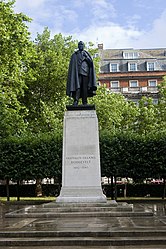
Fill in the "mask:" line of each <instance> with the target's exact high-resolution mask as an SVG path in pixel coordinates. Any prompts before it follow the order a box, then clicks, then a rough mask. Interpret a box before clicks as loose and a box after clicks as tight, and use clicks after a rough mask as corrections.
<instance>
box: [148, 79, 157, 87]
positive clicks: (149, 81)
mask: <svg viewBox="0 0 166 249" xmlns="http://www.w3.org/2000/svg"><path fill="white" fill-rule="evenodd" d="M151 82H155V85H151V84H150V83H151ZM148 86H149V87H156V86H157V80H148Z"/></svg>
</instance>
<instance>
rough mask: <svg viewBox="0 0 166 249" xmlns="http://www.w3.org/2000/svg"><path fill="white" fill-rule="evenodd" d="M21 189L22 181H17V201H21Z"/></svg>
mask: <svg viewBox="0 0 166 249" xmlns="http://www.w3.org/2000/svg"><path fill="white" fill-rule="evenodd" d="M19 188H20V181H19V180H17V201H20V193H19Z"/></svg>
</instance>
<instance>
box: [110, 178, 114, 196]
mask: <svg viewBox="0 0 166 249" xmlns="http://www.w3.org/2000/svg"><path fill="white" fill-rule="evenodd" d="M113 179H114V177H113V175H111V199H112V200H114V182H113Z"/></svg>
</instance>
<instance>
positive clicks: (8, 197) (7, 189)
mask: <svg viewBox="0 0 166 249" xmlns="http://www.w3.org/2000/svg"><path fill="white" fill-rule="evenodd" d="M6 195H7V201H10V194H9V178H6Z"/></svg>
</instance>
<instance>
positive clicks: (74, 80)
mask: <svg viewBox="0 0 166 249" xmlns="http://www.w3.org/2000/svg"><path fill="white" fill-rule="evenodd" d="M84 52H85V53H86V55H87V56H88V57H89V59H90V60H91V67H90V69H89V70H90V71H89V82H88V97H92V96H93V95H95V94H96V93H95V91H96V90H97V84H96V74H95V68H94V64H93V60H92V58H91V56H90V54H89V53H88V52H87V51H85V50H84ZM77 53H78V51H76V52H75V53H73V54H72V56H71V59H70V64H69V69H68V79H67V87H66V95H67V96H69V97H73V98H75V93H76V90H77V89H79V88H80V83H79V77H78V63H77Z"/></svg>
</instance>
